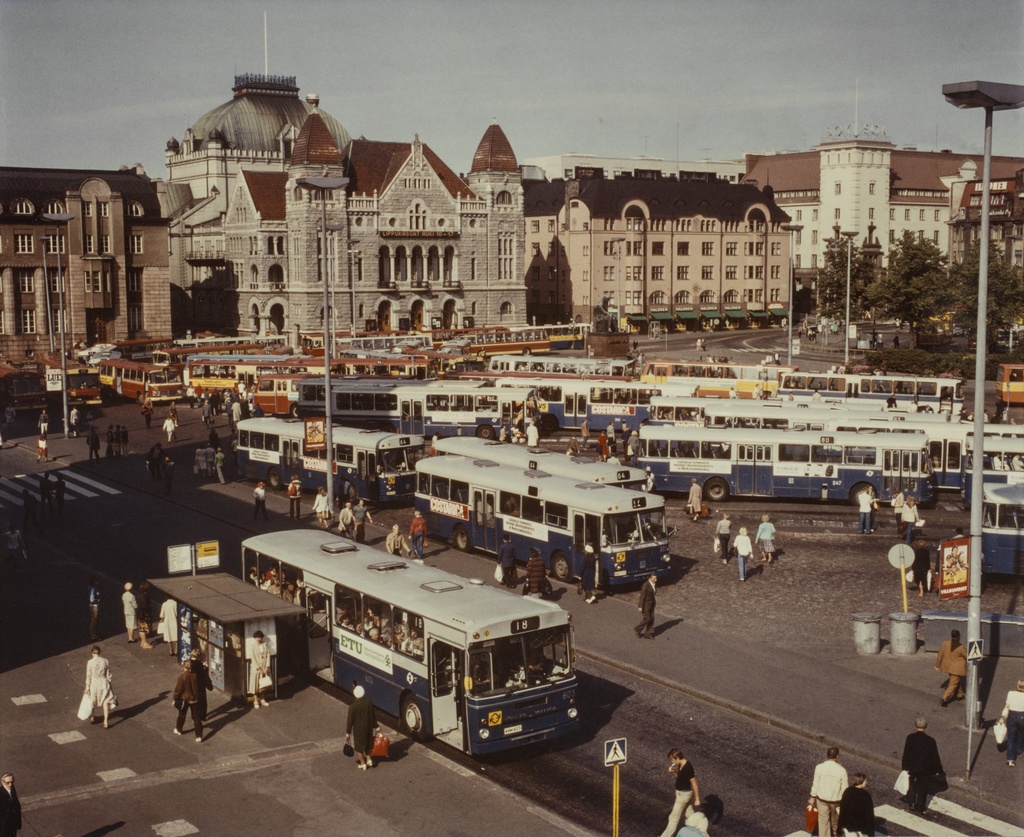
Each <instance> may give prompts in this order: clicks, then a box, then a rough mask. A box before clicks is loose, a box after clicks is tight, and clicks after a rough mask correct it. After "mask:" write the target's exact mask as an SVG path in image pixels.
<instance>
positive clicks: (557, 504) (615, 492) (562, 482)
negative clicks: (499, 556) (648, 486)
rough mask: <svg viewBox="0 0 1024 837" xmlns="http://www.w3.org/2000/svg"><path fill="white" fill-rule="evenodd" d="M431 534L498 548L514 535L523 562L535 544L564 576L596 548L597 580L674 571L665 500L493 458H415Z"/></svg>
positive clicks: (458, 543) (419, 501)
mask: <svg viewBox="0 0 1024 837" xmlns="http://www.w3.org/2000/svg"><path fill="white" fill-rule="evenodd" d="M416 472H417V476H418V481H417V486H416V508H417V509H418V510H419V511H420V512H421V513H422V514H423V517H424V519H425V520H426V522H427V533H428V534H430V535H431V536H433V537H440V538H444V539H445V540H448V541H450V542H451V544H452V545H453V546H454V547H455V548H456V549H460V550H462V551H471V550H479V551H480V552H489V553H491V554H496V553H497V551H498V544H500V543H501V541H502V538H503V536H504V535H506V534H507V535H509V536H510V537H511V540H512V545H513V546H514V547H515V548H516V554H517V557H518V559H519V560H520V561H524V562H525V561H526V559H527V553H528V550H529V547H531V546H532V547H536V548H537V549H538V550H540V553H541V555H543V556H544V560H545V562H546V564H547V567H548V571H549V572H550V573H551V575H553V576H554V577H555V578H557V579H558V580H559V581H568V580H569V579H570V578H573V577H578V576H579V575H580V573H581V571H582V566H583V550H584V548H585V547H586V546H587V544H588V543H589V544H592V545H593V547H594V551H595V552H596V553H597V582H598V584H600V585H604V586H617V585H621V584H631V583H637V582H641V581H643V580H644V579H645V578H647V576H649V575H650V574H651V573H655V574H656V575H658V576H664V575H665V574H666V573H668V571H669V561H670V558H669V552H668V538H669V533H668V532H667V530H666V529H665V500H664V498H663V497H660V496H658V495H657V494H645V493H643V492H642V491H631V490H629V489H628V488H618V487H616V486H611V485H600V484H597V483H592V482H580V481H579V480H575V479H569V478H567V477H555V476H552V475H551V474H548V473H545V472H544V471H523V470H520V469H518V468H512V467H509V466H506V465H499V464H498V463H497V462H494V461H493V460H487V459H467V458H465V457H461V456H433V457H427V458H425V459H421V460H420V461H419V462H418V463H417V464H416Z"/></svg>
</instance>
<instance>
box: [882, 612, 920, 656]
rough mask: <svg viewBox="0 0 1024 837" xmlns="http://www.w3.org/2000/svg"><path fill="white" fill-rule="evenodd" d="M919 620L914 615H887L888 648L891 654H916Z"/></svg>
mask: <svg viewBox="0 0 1024 837" xmlns="http://www.w3.org/2000/svg"><path fill="white" fill-rule="evenodd" d="M919 619H920V617H919V616H918V615H917V614H916V613H890V614H889V646H890V649H891V650H892V653H893V654H916V653H917V623H918V620H919Z"/></svg>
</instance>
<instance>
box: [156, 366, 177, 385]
mask: <svg viewBox="0 0 1024 837" xmlns="http://www.w3.org/2000/svg"><path fill="white" fill-rule="evenodd" d="M150 381H152V382H153V383H154V384H180V383H181V375H180V374H179V373H178V372H177V371H176V370H172V369H165V370H162V371H160V372H153V373H152V374H151V375H150Z"/></svg>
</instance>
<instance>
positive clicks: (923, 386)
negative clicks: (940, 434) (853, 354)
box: [778, 372, 964, 415]
mask: <svg viewBox="0 0 1024 837" xmlns="http://www.w3.org/2000/svg"><path fill="white" fill-rule="evenodd" d="M778 394H779V398H782V399H787V398H790V397H792V398H793V399H795V400H797V401H809V400H814V399H818V400H820V399H822V398H827V399H829V400H833V401H839V402H841V403H844V404H855V403H857V402H867V403H869V404H873V405H877V406H878V407H880V408H881V407H884V406H885V404H886V403H887V402H888V401H889V399H890V398H894V399H895V400H896V406H897V408H903V409H908V408H916V409H917V410H918V411H920V410H925V411H928V410H931V411H933V412H937V413H939V412H950V413H953V414H954V415H957V414H959V413H960V411H961V409H962V408H963V406H964V382H963V381H962V380H960V379H957V378H925V377H915V376H913V375H862V374H857V373H853V372H845V373H841V372H787V373H786V374H784V375H783V376H782V381H781V383H780V384H779V390H778Z"/></svg>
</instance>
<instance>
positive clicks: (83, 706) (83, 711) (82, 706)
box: [78, 694, 92, 721]
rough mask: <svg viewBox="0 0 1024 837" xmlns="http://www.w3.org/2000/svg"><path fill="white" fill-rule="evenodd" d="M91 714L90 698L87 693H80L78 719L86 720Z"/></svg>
mask: <svg viewBox="0 0 1024 837" xmlns="http://www.w3.org/2000/svg"><path fill="white" fill-rule="evenodd" d="M91 716H92V698H91V697H90V696H89V695H87V694H86V695H82V700H81V702H80V703H79V704H78V720H79V721H86V720H88V719H89V718H90V717H91Z"/></svg>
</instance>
